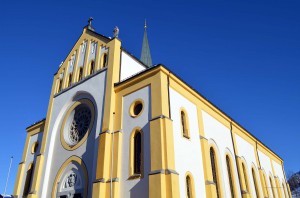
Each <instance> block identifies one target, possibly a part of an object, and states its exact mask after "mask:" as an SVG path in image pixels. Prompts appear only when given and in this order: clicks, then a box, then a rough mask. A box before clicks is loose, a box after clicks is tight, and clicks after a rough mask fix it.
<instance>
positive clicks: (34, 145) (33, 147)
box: [31, 142, 39, 154]
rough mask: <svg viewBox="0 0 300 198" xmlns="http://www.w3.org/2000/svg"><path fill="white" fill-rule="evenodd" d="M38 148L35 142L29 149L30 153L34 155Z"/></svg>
mask: <svg viewBox="0 0 300 198" xmlns="http://www.w3.org/2000/svg"><path fill="white" fill-rule="evenodd" d="M38 147H39V143H38V142H35V143H33V144H32V147H31V153H32V154H34V153H36V152H37V150H38Z"/></svg>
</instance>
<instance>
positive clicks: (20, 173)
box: [13, 162, 25, 197]
mask: <svg viewBox="0 0 300 198" xmlns="http://www.w3.org/2000/svg"><path fill="white" fill-rule="evenodd" d="M24 172H25V163H24V162H22V163H20V164H19V166H18V173H17V177H16V181H15V186H14V191H13V195H14V197H17V196H19V195H20V190H21V184H22V179H23V177H24V174H25V173H24Z"/></svg>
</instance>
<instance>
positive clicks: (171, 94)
mask: <svg viewBox="0 0 300 198" xmlns="http://www.w3.org/2000/svg"><path fill="white" fill-rule="evenodd" d="M114 33H115V37H114V38H108V37H105V36H103V35H101V34H98V33H96V32H95V30H94V29H93V28H92V26H91V22H89V24H88V25H87V26H86V27H85V28H84V29H83V33H82V35H81V36H80V37H79V39H78V40H77V42H76V44H75V45H74V46H73V48H72V50H71V51H70V52H69V54H68V55H67V58H66V59H65V61H64V62H63V63H62V64H61V65H60V67H59V69H58V71H57V72H56V74H55V75H54V81H53V86H52V90H51V95H50V100H49V105H48V111H47V115H46V118H45V119H43V120H41V121H39V122H37V123H35V124H33V125H31V126H29V127H28V128H27V129H26V131H27V138H26V142H25V147H24V151H23V156H22V160H21V163H20V164H19V167H18V174H17V178H16V182H15V188H14V192H13V194H14V197H30V198H49V197H53V198H54V197H59V198H77V197H84V198H86V197H88V198H91V197H92V198H98V197H99V198H100V197H101V198H102V197H133V198H135V197H136V198H140V197H151V198H158V197H174V198H175V197H188V198H195V197H209V198H218V197H220V198H225V197H228V198H229V197H237V198H238V197H243V198H250V197H252V198H256V197H258V198H265V197H268V198H272V197H274V198H287V197H291V194H290V190H289V186H288V184H287V180H286V176H285V173H284V167H283V160H282V159H281V158H280V157H279V156H278V155H276V154H275V153H274V152H273V151H272V150H270V149H269V148H268V147H267V146H266V145H264V144H263V143H262V142H261V141H259V140H258V139H257V138H255V137H254V136H253V135H251V133H249V132H248V131H247V130H246V129H244V128H243V127H242V126H240V125H239V124H238V123H237V122H236V121H234V120H233V119H232V118H230V117H229V116H228V115H226V114H225V113H224V112H222V111H221V110H220V109H218V108H217V107H216V106H214V105H213V104H212V103H211V102H210V101H208V100H207V99H206V98H204V97H203V96H202V95H201V94H200V93H198V92H197V91H195V90H194V89H192V88H191V87H190V86H189V85H188V84H186V83H185V82H184V81H183V80H182V79H180V78H179V77H178V76H177V75H175V74H174V73H173V72H172V71H170V70H169V69H168V68H167V67H165V66H164V65H152V61H151V55H150V50H149V45H148V39H147V35H146V26H145V35H144V40H143V50H142V51H143V52H142V57H141V60H138V59H137V58H135V57H134V56H133V55H131V54H130V53H129V52H127V51H126V50H125V49H124V48H123V47H122V43H121V41H120V40H119V39H118V29H117V28H116V29H115V31H114Z"/></svg>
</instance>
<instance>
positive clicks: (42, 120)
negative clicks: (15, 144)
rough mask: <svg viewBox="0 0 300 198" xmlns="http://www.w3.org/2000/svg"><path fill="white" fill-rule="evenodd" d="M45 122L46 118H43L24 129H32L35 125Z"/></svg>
mask: <svg viewBox="0 0 300 198" xmlns="http://www.w3.org/2000/svg"><path fill="white" fill-rule="evenodd" d="M45 120H46V118H43V119H41V120H39V121H37V122H35V123H33V124H31V125H30V126H28V127H27V128H26V130H27V129H29V128H30V127H33V126H34V125H36V124H39V123H41V122H44V121H45Z"/></svg>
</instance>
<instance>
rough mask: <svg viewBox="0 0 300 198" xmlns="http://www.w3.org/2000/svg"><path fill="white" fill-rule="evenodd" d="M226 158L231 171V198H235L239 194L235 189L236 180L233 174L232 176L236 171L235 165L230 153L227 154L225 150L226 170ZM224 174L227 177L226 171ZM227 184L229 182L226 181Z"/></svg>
mask: <svg viewBox="0 0 300 198" xmlns="http://www.w3.org/2000/svg"><path fill="white" fill-rule="evenodd" d="M227 157H228V158H229V163H230V164H229V166H230V170H231V178H232V183H233V193H234V194H233V195H232V196H231V197H237V195H238V194H239V192H238V189H237V186H238V183H237V179H236V177H235V174H234V173H235V171H236V169H235V163H234V159H233V157H232V155H231V153H229V151H228V150H226V154H225V162H226V168H228V167H227V161H226V160H227V159H226V158H227ZM226 174H227V175H228V170H227V171H226ZM228 177H229V175H228ZM228 179H229V178H228ZM227 182H228V183H229V181H227ZM229 185H230V184H229ZM229 187H230V186H229Z"/></svg>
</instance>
